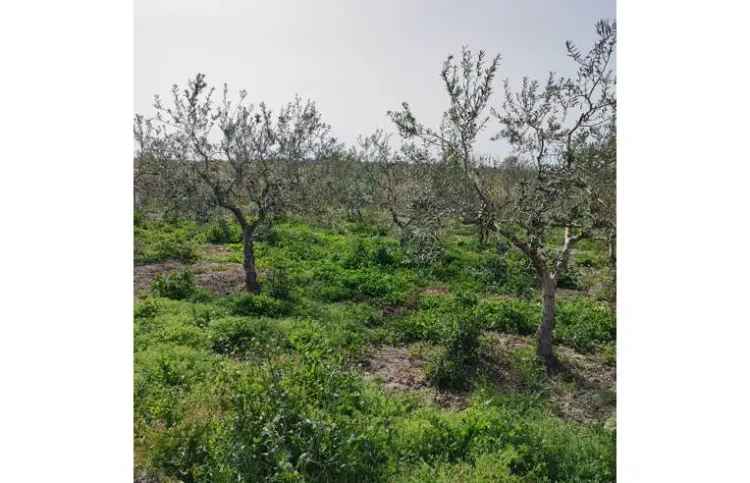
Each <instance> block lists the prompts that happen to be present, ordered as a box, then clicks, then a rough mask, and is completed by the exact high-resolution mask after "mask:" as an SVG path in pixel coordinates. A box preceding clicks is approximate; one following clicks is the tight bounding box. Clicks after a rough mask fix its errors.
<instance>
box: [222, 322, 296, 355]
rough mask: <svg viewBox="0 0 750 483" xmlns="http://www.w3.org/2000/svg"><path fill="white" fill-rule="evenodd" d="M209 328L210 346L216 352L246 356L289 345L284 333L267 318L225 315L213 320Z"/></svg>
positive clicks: (272, 350)
mask: <svg viewBox="0 0 750 483" xmlns="http://www.w3.org/2000/svg"><path fill="white" fill-rule="evenodd" d="M210 330H211V344H212V348H213V350H214V352H216V353H218V354H225V355H232V356H241V357H246V356H248V355H250V354H252V353H255V354H268V353H272V352H275V351H277V350H280V349H282V348H284V347H288V346H289V343H288V340H287V338H286V336H285V335H284V333H283V332H281V331H280V330H279V329H278V328H277V327H276V326H275V325H274V324H272V323H271V322H269V321H268V320H267V319H247V318H239V317H226V318H221V319H218V320H215V321H213V322H212V323H211V325H210Z"/></svg>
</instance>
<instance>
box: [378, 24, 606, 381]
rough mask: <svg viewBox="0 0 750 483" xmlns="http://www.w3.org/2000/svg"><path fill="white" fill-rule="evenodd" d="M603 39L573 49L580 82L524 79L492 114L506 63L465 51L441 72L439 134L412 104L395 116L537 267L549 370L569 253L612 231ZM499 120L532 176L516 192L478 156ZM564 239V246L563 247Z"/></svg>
mask: <svg viewBox="0 0 750 483" xmlns="http://www.w3.org/2000/svg"><path fill="white" fill-rule="evenodd" d="M596 32H597V35H598V39H597V41H596V42H595V44H594V46H593V48H592V49H591V50H590V51H588V52H587V53H581V52H580V51H579V50H578V49H577V48H576V46H575V45H573V44H572V43H570V42H568V43H566V48H567V53H568V55H569V57H570V58H571V59H572V60H573V61H574V62H575V63H576V65H577V73H576V76H575V77H573V78H564V77H558V76H556V75H554V74H550V76H549V78H548V79H547V81H546V83H545V84H544V85H542V84H540V83H539V82H538V81H532V80H529V79H528V78H524V79H523V81H522V84H521V89H520V91H519V92H513V90H512V89H511V87H510V84H509V82H508V81H506V82H505V101H504V103H503V105H502V108H501V109H491V108H490V105H489V103H490V99H491V95H492V92H493V80H494V76H495V72H496V70H497V67H498V65H499V62H500V57H499V56H496V57H494V58H493V59H492V60H491V61H489V62H488V61H487V58H486V55H485V53H484V52H483V51H480V52H479V53H478V54H477V55H476V56H475V55H474V54H473V53H472V52H471V51H469V50H468V49H466V48H464V50H463V52H462V56H461V59H460V61H459V62H458V63H456V61H455V60H454V57H453V56H449V57H448V58H447V60H446V61H445V63H444V65H443V69H442V71H441V77H442V79H443V83H444V85H445V88H446V91H447V93H448V96H449V107H448V109H447V111H446V112H445V114H444V121H443V126H442V127H441V129H439V130H432V129H429V128H426V127H424V126H423V125H422V124H420V123H418V122H417V121H416V118H415V117H414V115H413V113H412V112H411V111H410V109H409V106H408V104H406V103H404V104H403V110H401V111H399V112H390V113H389V114H390V116H391V118H392V120H393V121H394V122H395V124H396V126H397V127H398V129H399V132H400V133H401V135H402V136H403V137H405V138H414V137H418V138H421V139H424V140H426V141H427V142H430V143H432V144H433V145H435V146H441V147H442V149H443V150H445V151H447V152H448V153H449V154H450V156H449V158H448V159H451V160H453V162H454V163H455V164H457V165H458V166H460V167H461V168H462V171H463V175H464V176H463V181H464V182H467V183H469V184H470V185H471V187H472V188H473V192H474V193H475V194H476V197H475V198H474V202H473V206H472V205H470V206H469V207H468V209H469V210H472V209H473V210H474V212H475V213H477V217H478V218H480V215H481V217H484V219H485V220H486V219H488V218H489V219H490V220H491V226H492V227H493V228H494V230H495V231H496V232H497V233H498V234H500V235H502V236H503V237H505V238H506V239H507V240H509V241H510V242H511V243H512V244H513V245H514V246H516V247H517V248H518V249H520V250H521V251H522V252H523V253H524V254H525V255H526V256H527V257H528V258H529V259H530V261H531V263H532V265H533V266H534V269H535V271H536V274H537V277H538V279H539V283H540V285H541V291H542V302H543V313H542V318H541V322H540V325H539V327H538V330H537V354H538V355H539V357H540V358H541V359H542V360H543V361H544V362H545V364H546V365H547V367H548V368H553V367H554V366H555V365H556V359H555V356H554V353H553V349H552V340H553V339H552V336H553V329H554V322H555V298H556V293H557V283H558V281H559V280H560V277H561V276H562V275H563V274H564V273H565V271H566V270H567V267H568V260H569V258H570V255H571V251H572V250H573V247H574V246H575V244H576V243H577V242H579V241H580V240H582V239H584V238H589V237H592V236H594V232H595V231H596V230H602V229H609V230H611V229H612V227H613V226H614V221H613V220H612V216H613V213H612V209H611V206H613V205H612V203H613V196H614V188H613V183H614V177H613V176H612V175H611V173H612V172H613V169H614V159H613V157H612V150H611V149H599V148H601V146H602V145H608V146H610V147H611V146H612V144H611V143H613V139H614V129H613V126H614V116H615V111H616V99H615V92H614V83H615V80H614V77H613V74H612V71H611V62H612V60H613V58H614V52H615V44H616V27H615V24H614V23H610V22H606V21H600V22H598V23H597V25H596ZM493 117H494V118H495V119H496V120H497V121H499V123H500V125H501V127H502V130H501V131H500V133H499V135H498V137H503V138H504V139H506V140H507V141H508V142H509V143H510V145H511V146H512V147H513V150H514V155H515V156H516V158H515V160H514V162H515V163H516V164H518V163H520V164H521V165H523V167H524V169H523V170H521V172H520V176H518V170H516V182H514V183H500V182H498V179H499V178H498V176H497V172H496V171H495V170H492V169H489V168H488V167H487V166H486V165H484V164H483V163H482V162H481V159H480V158H479V157H478V156H477V155H476V153H475V152H474V144H475V142H476V139H477V136H478V135H479V133H480V132H482V130H483V129H484V128H485V127H486V126H487V124H488V122H489V121H490V119H491V118H493ZM607 143H609V144H607ZM500 179H502V177H500ZM505 179H506V180H507V179H509V177H506V178H505ZM607 207H610V208H607ZM561 232H562V233H561ZM558 234H561V241H560V242H559V243H555V242H556V241H557V240H556V239H557V238H558V236H557V235H558Z"/></svg>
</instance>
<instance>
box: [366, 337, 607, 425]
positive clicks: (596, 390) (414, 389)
mask: <svg viewBox="0 0 750 483" xmlns="http://www.w3.org/2000/svg"><path fill="white" fill-rule="evenodd" d="M484 342H485V347H486V349H485V352H486V353H485V354H484V356H483V358H482V363H481V366H482V367H481V368H480V370H481V372H482V373H483V374H485V375H486V376H488V377H489V379H490V380H491V381H494V383H495V385H496V387H497V390H498V391H500V392H502V391H522V390H523V384H524V383H523V381H522V376H521V375H520V374H519V373H517V370H516V369H514V368H513V366H512V364H511V361H512V357H511V353H512V352H513V350H515V349H518V348H526V347H532V346H533V344H534V341H533V339H532V338H528V337H520V336H514V335H507V334H497V333H486V334H485V337H484ZM421 352H423V351H420V350H419V349H418V348H415V346H409V347H394V346H383V347H380V348H377V349H376V350H374V351H373V352H372V353H371V354H370V355H369V357H368V359H367V361H366V362H365V363H364V364H363V371H364V373H365V377H367V378H369V379H371V380H375V381H379V382H382V384H383V387H384V388H385V390H386V391H399V392H411V393H415V394H419V395H421V396H423V397H425V398H426V399H428V400H431V401H432V402H434V403H436V404H438V405H440V406H443V407H446V408H450V409H457V410H460V409H463V408H465V407H466V406H468V393H454V392H447V391H439V390H437V389H435V388H433V387H431V386H430V385H429V383H428V381H427V379H426V376H425V364H426V360H425V358H424V356H422V355H421V354H420V353H421ZM557 354H558V357H559V358H560V360H561V362H562V365H563V370H562V371H561V372H560V373H558V374H554V375H552V376H547V378H546V380H545V384H544V385H545V388H546V393H547V394H548V399H549V405H550V407H551V409H552V410H553V411H554V412H555V413H556V414H557V415H558V416H560V417H562V418H564V419H568V420H573V421H578V422H582V423H594V422H606V421H611V420H614V415H615V407H616V396H615V388H616V369H615V368H614V367H610V366H608V365H606V364H605V363H604V362H603V361H602V360H601V359H600V358H599V357H597V356H595V355H588V354H579V353H577V352H575V351H574V350H572V349H569V348H566V347H558V348H557Z"/></svg>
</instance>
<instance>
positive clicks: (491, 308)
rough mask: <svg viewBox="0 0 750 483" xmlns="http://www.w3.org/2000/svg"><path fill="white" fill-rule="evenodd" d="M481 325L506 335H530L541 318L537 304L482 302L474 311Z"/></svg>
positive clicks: (518, 301)
mask: <svg viewBox="0 0 750 483" xmlns="http://www.w3.org/2000/svg"><path fill="white" fill-rule="evenodd" d="M474 315H475V316H476V317H477V318H478V319H479V320H480V321H481V323H482V325H483V326H484V327H485V328H487V329H491V330H497V331H499V332H503V333H507V334H517V335H531V334H533V333H534V332H535V331H536V328H537V326H538V325H539V322H540V320H541V317H542V307H541V304H539V303H538V302H531V301H527V300H519V299H503V300H497V301H484V302H482V303H480V304H479V305H477V307H476V308H475V309H474Z"/></svg>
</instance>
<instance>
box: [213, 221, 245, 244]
mask: <svg viewBox="0 0 750 483" xmlns="http://www.w3.org/2000/svg"><path fill="white" fill-rule="evenodd" d="M206 241H208V242H209V243H214V244H224V243H239V242H241V241H242V230H241V229H240V227H239V225H236V224H234V223H231V224H230V223H229V222H228V221H227V220H226V219H225V218H223V217H220V218H219V219H217V220H216V221H215V222H214V223H211V224H210V225H209V226H208V230H206Z"/></svg>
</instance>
